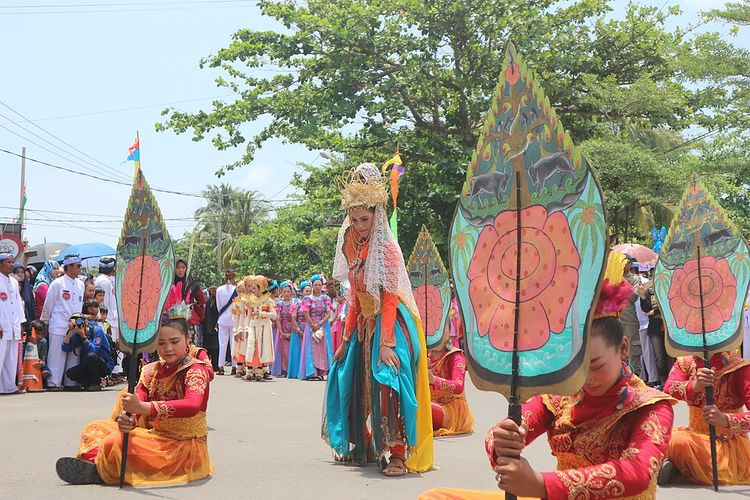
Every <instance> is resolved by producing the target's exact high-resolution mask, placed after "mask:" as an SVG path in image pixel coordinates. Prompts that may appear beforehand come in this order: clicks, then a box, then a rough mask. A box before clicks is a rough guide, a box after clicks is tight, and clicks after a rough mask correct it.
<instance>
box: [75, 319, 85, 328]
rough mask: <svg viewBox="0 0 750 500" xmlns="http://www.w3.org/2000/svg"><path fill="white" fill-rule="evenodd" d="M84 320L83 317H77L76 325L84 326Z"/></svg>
mask: <svg viewBox="0 0 750 500" xmlns="http://www.w3.org/2000/svg"><path fill="white" fill-rule="evenodd" d="M83 323H84V320H83V318H76V326H83Z"/></svg>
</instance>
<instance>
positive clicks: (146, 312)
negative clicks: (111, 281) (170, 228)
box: [115, 168, 174, 352]
mask: <svg viewBox="0 0 750 500" xmlns="http://www.w3.org/2000/svg"><path fill="white" fill-rule="evenodd" d="M115 276H116V277H115V285H116V286H115V290H116V292H115V293H116V296H117V311H118V313H119V321H120V336H121V338H122V340H123V343H124V344H125V348H126V349H127V351H128V352H130V351H131V349H132V346H133V341H134V339H135V340H136V345H135V351H136V352H148V351H150V350H152V348H153V345H154V344H155V342H156V340H157V331H158V329H159V325H160V323H161V317H162V311H163V309H164V303H165V301H166V299H167V296H168V295H169V290H170V289H171V287H172V281H173V278H174V251H173V249H172V240H171V239H170V237H169V233H168V232H167V227H166V225H165V224H164V219H163V218H162V215H161V211H160V210H159V205H158V204H157V203H156V199H155V198H154V195H153V193H152V192H151V188H150V187H149V185H148V182H146V178H145V177H144V175H143V171H142V170H141V169H140V168H138V169H136V172H135V177H134V179H133V189H132V191H131V192H130V199H129V200H128V208H127V211H126V213H125V221H124V223H123V227H122V234H121V235H120V242H119V243H118V245H117V270H116V274H115ZM136 335H137V338H136Z"/></svg>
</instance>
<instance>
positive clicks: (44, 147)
mask: <svg viewBox="0 0 750 500" xmlns="http://www.w3.org/2000/svg"><path fill="white" fill-rule="evenodd" d="M0 116H2V115H0ZM0 128H2V129H5V130H7V131H8V132H10V133H11V134H13V135H15V136H16V137H19V138H21V139H23V140H24V141H26V142H29V143H31V144H33V145H34V146H36V147H38V148H41V149H43V150H45V151H47V152H48V153H51V154H53V155H55V156H57V157H58V158H61V159H63V160H65V161H69V162H70V163H73V164H74V165H78V166H79V167H83V168H90V167H87V166H86V165H83V164H81V163H79V162H77V161H75V160H71V159H70V158H68V157H67V156H63V155H62V154H60V153H58V152H56V151H53V150H51V149H49V148H48V147H46V146H42V145H41V144H39V143H38V142H34V141H32V140H31V139H29V138H28V137H24V136H23V135H21V134H19V133H18V132H16V131H15V130H12V129H10V128H8V127H6V126H5V125H2V124H0ZM21 128H23V127H21ZM35 135H36V134H35ZM45 142H48V143H49V141H45ZM53 146H54V144H53ZM54 147H57V146H54ZM58 149H59V148H58ZM11 154H14V155H15V156H18V157H19V158H20V157H21V155H19V154H18V153H11ZM73 172H75V171H73ZM77 173H79V174H82V175H87V176H89V175H90V176H91V177H94V176H93V175H92V174H87V173H82V172H77ZM108 181H110V182H114V180H113V179H108Z"/></svg>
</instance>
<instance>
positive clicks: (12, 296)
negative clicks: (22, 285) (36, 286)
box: [0, 273, 26, 340]
mask: <svg viewBox="0 0 750 500" xmlns="http://www.w3.org/2000/svg"><path fill="white" fill-rule="evenodd" d="M24 321H26V313H24V310H23V302H22V301H21V294H20V293H19V291H18V281H16V280H15V279H13V278H11V277H10V276H6V275H4V274H2V273H0V326H2V327H3V339H2V340H21V323H23V322H24Z"/></svg>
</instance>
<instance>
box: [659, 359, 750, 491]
mask: <svg viewBox="0 0 750 500" xmlns="http://www.w3.org/2000/svg"><path fill="white" fill-rule="evenodd" d="M710 361H711V368H710V369H709V368H706V367H705V366H704V364H703V359H702V358H699V357H697V356H686V357H684V358H678V359H677V361H675V364H674V367H673V368H672V371H671V372H670V373H669V378H668V379H667V383H666V384H665V386H664V389H665V390H666V391H667V392H668V393H669V394H670V395H672V396H674V397H675V398H677V399H681V400H683V401H685V402H686V403H687V404H688V406H689V407H690V425H689V427H678V428H677V429H675V430H674V431H672V439H671V440H670V442H669V451H668V452H667V458H668V460H666V461H665V462H664V465H663V466H662V470H661V473H660V474H659V484H668V483H670V482H672V481H684V482H690V483H697V484H713V470H712V466H711V447H710V439H709V435H708V426H709V425H714V426H715V427H716V437H717V439H716V456H717V459H718V472H719V474H718V476H719V477H718V479H719V484H750V439H748V438H747V433H748V432H750V411H742V410H743V406H744V407H745V409H747V408H750V361H748V360H746V359H742V358H741V357H740V356H739V354H737V353H735V352H719V353H716V354H714V355H713V356H711V360H710ZM708 387H713V388H714V405H713V406H709V405H707V404H706V388H708Z"/></svg>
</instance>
